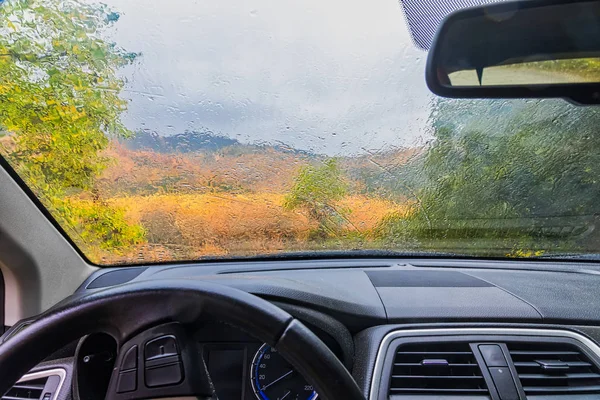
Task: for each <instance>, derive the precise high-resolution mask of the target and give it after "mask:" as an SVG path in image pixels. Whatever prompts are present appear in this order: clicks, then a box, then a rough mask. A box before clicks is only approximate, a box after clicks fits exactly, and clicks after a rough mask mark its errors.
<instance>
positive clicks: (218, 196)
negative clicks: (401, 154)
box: [97, 193, 409, 263]
mask: <svg viewBox="0 0 600 400" xmlns="http://www.w3.org/2000/svg"><path fill="white" fill-rule="evenodd" d="M283 199H284V195H283V194H274V193H255V194H228V193H207V194H156V195H149V196H124V197H114V198H110V199H108V200H107V201H108V203H109V204H110V205H111V206H114V207H118V208H120V209H123V210H125V216H126V218H127V220H128V222H129V223H131V224H140V225H141V226H143V227H144V229H145V231H146V243H143V244H140V245H138V246H136V247H134V248H131V249H127V250H126V251H125V252H124V253H123V254H121V255H119V254H115V253H111V254H107V253H105V254H101V253H100V254H97V256H99V257H100V258H101V259H102V262H104V263H114V262H118V261H119V260H120V259H122V258H123V257H125V258H127V259H130V260H131V259H132V258H133V259H136V260H139V261H140V262H141V261H145V262H149V261H156V262H159V261H165V260H170V259H195V258H200V257H204V256H219V255H252V254H266V253H273V252H277V251H284V250H286V251H289V250H297V251H301V250H310V249H314V248H315V246H317V247H319V246H322V245H323V243H321V244H318V243H315V242H311V241H310V240H309V234H310V232H311V231H313V230H314V229H315V228H316V223H315V222H314V221H311V220H310V218H309V217H308V216H307V215H305V213H303V212H302V211H288V210H285V209H284V207H283V206H282V204H283ZM336 206H337V207H339V208H340V209H345V210H347V213H346V214H345V216H346V221H345V223H344V224H343V229H342V230H341V231H340V232H339V235H340V236H343V237H344V240H345V241H347V236H349V237H362V238H365V237H368V235H369V233H370V232H371V231H372V230H373V228H375V226H376V225H377V223H378V222H379V221H380V220H381V219H382V218H383V217H384V216H386V215H388V214H390V213H405V212H408V210H409V206H408V205H407V204H397V203H394V202H392V201H388V200H382V199H376V198H369V197H366V196H360V195H352V196H347V197H346V198H344V199H342V200H340V201H339V202H338V203H337V204H336ZM335 240H336V238H335V237H332V238H330V239H329V241H332V242H335ZM332 245H334V243H329V244H328V246H329V247H331V246H332Z"/></svg>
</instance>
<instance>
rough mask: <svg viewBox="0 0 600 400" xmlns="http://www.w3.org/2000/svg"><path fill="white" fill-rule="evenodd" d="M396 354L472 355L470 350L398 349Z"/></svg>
mask: <svg viewBox="0 0 600 400" xmlns="http://www.w3.org/2000/svg"><path fill="white" fill-rule="evenodd" d="M398 354H407V355H415V354H417V355H420V354H423V355H425V356H430V355H432V354H441V355H448V354H452V355H467V356H470V355H473V353H471V352H470V351H399V352H398Z"/></svg>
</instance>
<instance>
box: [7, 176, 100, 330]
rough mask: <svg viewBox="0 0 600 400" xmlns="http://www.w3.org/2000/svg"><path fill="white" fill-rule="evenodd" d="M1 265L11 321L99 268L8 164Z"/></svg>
mask: <svg viewBox="0 0 600 400" xmlns="http://www.w3.org/2000/svg"><path fill="white" fill-rule="evenodd" d="M0 270H2V274H3V275H4V282H5V289H6V291H5V304H4V307H5V311H6V312H5V314H4V318H5V321H4V324H5V325H7V326H11V325H14V324H15V323H16V322H17V321H19V320H21V319H24V318H28V317H32V316H35V315H37V314H40V313H41V312H43V311H45V310H47V309H48V308H50V307H51V306H53V305H54V304H56V303H57V302H59V301H61V300H63V299H64V298H65V297H67V296H69V295H71V294H73V292H74V291H75V290H76V289H77V288H78V287H79V285H81V283H82V282H83V281H84V280H85V279H86V278H87V277H88V276H90V275H91V274H92V273H93V272H94V271H96V270H97V268H96V267H93V266H91V265H89V264H88V263H86V261H85V260H84V259H83V258H82V257H81V256H80V255H79V254H77V252H76V251H75V249H74V248H73V247H72V246H71V244H69V242H68V241H67V240H66V239H65V238H64V236H62V234H61V233H60V232H59V231H58V230H57V229H56V228H55V227H54V226H53V225H52V223H51V222H50V221H49V220H48V218H46V216H45V215H44V214H43V213H42V212H41V211H40V209H39V208H38V207H37V206H36V205H35V204H34V202H33V201H32V200H31V199H30V198H29V196H28V195H27V194H26V193H25V192H24V191H23V189H21V187H20V186H19V185H18V183H17V182H16V181H15V180H14V179H13V178H12V176H11V175H10V174H9V173H8V171H7V170H5V169H4V168H2V166H0ZM65 277H68V279H65Z"/></svg>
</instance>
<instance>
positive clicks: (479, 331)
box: [369, 328, 600, 400]
mask: <svg viewBox="0 0 600 400" xmlns="http://www.w3.org/2000/svg"><path fill="white" fill-rule="evenodd" d="M452 335H510V336H544V337H562V338H570V339H574V340H576V341H578V342H579V343H580V344H581V345H582V346H583V347H585V348H587V349H588V350H589V351H591V352H592V353H594V354H595V355H596V356H598V357H600V346H598V344H596V343H595V342H594V341H592V340H591V339H589V338H587V337H585V336H584V335H582V334H580V333H577V332H574V331H569V330H560V329H533V328H432V329H402V330H395V331H392V332H390V333H388V334H387V335H385V337H384V338H383V340H382V341H381V344H380V345H379V349H378V350H377V356H376V358H375V365H374V370H373V377H372V378H371V387H370V388H369V399H370V400H375V399H378V398H379V394H380V390H381V388H380V387H379V384H378V382H381V380H382V374H383V364H384V361H385V358H386V355H387V352H388V349H389V346H390V344H391V342H392V341H393V340H394V339H397V338H402V337H415V336H452Z"/></svg>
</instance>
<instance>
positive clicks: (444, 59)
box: [426, 0, 600, 104]
mask: <svg viewBox="0 0 600 400" xmlns="http://www.w3.org/2000/svg"><path fill="white" fill-rule="evenodd" d="M426 79H427V85H428V86H429V88H430V90H431V91H432V92H433V93H435V94H438V95H440V96H444V97H456V98H546V97H562V98H567V99H570V100H571V101H573V102H576V103H580V104H600V0H577V1H569V0H525V1H519V2H508V3H500V4H494V5H487V6H481V7H476V8H470V9H465V10H460V11H458V12H455V13H453V14H451V15H450V16H448V17H447V18H446V19H445V20H444V21H443V22H442V24H441V26H440V28H439V30H438V33H437V36H436V38H435V40H434V42H433V46H432V48H431V50H430V53H429V58H428V62H427V71H426Z"/></svg>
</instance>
